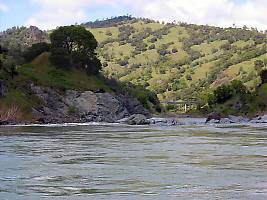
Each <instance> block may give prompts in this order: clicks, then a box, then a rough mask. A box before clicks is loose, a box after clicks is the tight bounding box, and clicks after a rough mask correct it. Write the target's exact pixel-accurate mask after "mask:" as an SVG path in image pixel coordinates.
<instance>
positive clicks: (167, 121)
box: [149, 118, 182, 126]
mask: <svg viewBox="0 0 267 200" xmlns="http://www.w3.org/2000/svg"><path fill="white" fill-rule="evenodd" d="M149 123H150V124H152V125H157V126H176V125H182V123H181V122H179V121H178V120H177V119H175V118H151V119H149Z"/></svg>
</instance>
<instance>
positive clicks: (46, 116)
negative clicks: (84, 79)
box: [31, 86, 150, 123]
mask: <svg viewBox="0 0 267 200" xmlns="http://www.w3.org/2000/svg"><path fill="white" fill-rule="evenodd" d="M31 91H32V93H33V94H34V95H36V96H38V97H39V98H40V99H41V100H42V105H40V106H39V107H38V108H33V110H32V114H33V116H34V117H35V118H36V120H37V121H38V122H40V123H64V122H116V121H118V120H120V119H123V118H125V117H129V116H131V115H133V114H142V115H144V116H146V117H149V115H150V114H149V111H148V110H147V109H145V108H144V107H143V106H142V105H141V103H140V102H139V101H138V100H137V99H135V98H133V97H130V96H124V95H115V94H110V93H94V92H91V91H85V92H79V91H74V90H68V91H66V92H64V94H61V93H60V92H59V91H56V90H54V89H51V88H48V87H39V86H31Z"/></svg>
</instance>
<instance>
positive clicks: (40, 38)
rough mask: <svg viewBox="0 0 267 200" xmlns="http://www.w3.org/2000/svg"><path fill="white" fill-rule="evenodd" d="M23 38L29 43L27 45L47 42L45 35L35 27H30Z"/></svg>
mask: <svg viewBox="0 0 267 200" xmlns="http://www.w3.org/2000/svg"><path fill="white" fill-rule="evenodd" d="M25 37H26V38H27V41H28V42H29V44H28V45H30V44H31V43H40V42H49V40H48V36H47V34H46V33H45V32H43V31H41V30H40V29H39V28H38V27H36V26H30V27H29V28H28V29H27V30H26V33H25Z"/></svg>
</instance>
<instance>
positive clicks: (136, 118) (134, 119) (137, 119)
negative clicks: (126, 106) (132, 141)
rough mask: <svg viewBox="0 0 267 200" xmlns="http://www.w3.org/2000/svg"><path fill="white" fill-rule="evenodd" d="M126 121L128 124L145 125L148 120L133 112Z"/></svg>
mask: <svg viewBox="0 0 267 200" xmlns="http://www.w3.org/2000/svg"><path fill="white" fill-rule="evenodd" d="M127 123H128V124H129V125H147V124H149V120H148V119H147V118H146V116H144V115H142V114H135V115H132V116H130V117H129V118H128V120H127Z"/></svg>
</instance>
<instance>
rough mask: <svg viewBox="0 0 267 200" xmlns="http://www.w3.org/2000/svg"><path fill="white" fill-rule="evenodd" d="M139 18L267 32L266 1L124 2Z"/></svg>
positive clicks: (157, 0)
mask: <svg viewBox="0 0 267 200" xmlns="http://www.w3.org/2000/svg"><path fill="white" fill-rule="evenodd" d="M126 1H127V3H128V4H131V5H133V6H134V7H133V8H134V10H135V11H136V12H137V14H138V15H140V16H143V17H148V18H153V19H158V20H164V21H174V20H176V21H183V22H189V23H197V24H210V25H216V26H223V27H227V26H232V24H236V25H237V26H243V25H247V26H250V27H258V28H259V29H262V30H263V29H267V12H266V9H267V1H266V0H242V1H239V2H238V3H235V2H236V1H233V0H216V1H214V0H164V1H162V0H153V1H147V0H135V1H132V0H126Z"/></svg>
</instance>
